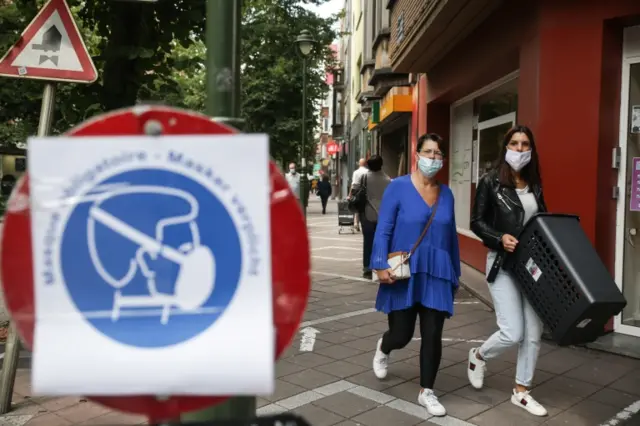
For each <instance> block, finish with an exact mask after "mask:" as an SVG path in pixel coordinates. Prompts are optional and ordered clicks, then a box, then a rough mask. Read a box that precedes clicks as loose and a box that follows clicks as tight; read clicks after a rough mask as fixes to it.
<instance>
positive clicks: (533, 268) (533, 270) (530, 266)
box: [525, 258, 542, 282]
mask: <svg viewBox="0 0 640 426" xmlns="http://www.w3.org/2000/svg"><path fill="white" fill-rule="evenodd" d="M525 268H527V271H529V274H531V277H532V278H533V280H534V281H535V282H538V280H539V279H540V277H541V276H542V271H541V270H540V268H538V265H536V263H535V262H534V261H533V259H532V258H529V260H528V261H527V263H526V265H525Z"/></svg>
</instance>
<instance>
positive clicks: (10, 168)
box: [2, 155, 25, 179]
mask: <svg viewBox="0 0 640 426" xmlns="http://www.w3.org/2000/svg"><path fill="white" fill-rule="evenodd" d="M16 158H25V157H24V155H3V156H2V176H4V175H13V176H15V178H16V179H18V178H19V177H20V176H22V175H23V174H24V172H16V169H15V162H16Z"/></svg>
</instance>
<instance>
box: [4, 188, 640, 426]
mask: <svg viewBox="0 0 640 426" xmlns="http://www.w3.org/2000/svg"><path fill="white" fill-rule="evenodd" d="M330 203H331V204H330V206H329V213H328V214H327V215H321V214H319V211H320V209H319V202H317V201H316V200H315V199H313V198H312V201H311V203H310V208H309V216H308V217H309V229H310V234H311V241H312V249H313V252H312V253H313V254H312V259H313V266H312V269H313V272H312V278H313V290H312V294H311V298H310V300H309V305H308V309H307V311H306V314H305V317H304V322H303V324H302V325H301V327H300V328H301V330H304V329H305V328H307V327H311V328H313V329H315V330H317V334H316V336H315V339H311V341H312V343H310V342H309V339H305V340H306V341H305V344H303V345H302V346H301V339H300V333H299V335H298V337H297V338H296V339H295V341H294V342H293V344H292V346H291V347H290V348H289V349H288V350H287V351H286V353H285V354H284V356H283V359H281V360H280V361H279V362H278V363H277V365H276V377H277V380H276V391H275V392H274V394H273V395H268V396H261V397H259V398H258V400H257V401H258V406H259V407H260V408H259V414H270V413H276V412H283V411H293V412H295V413H297V414H300V415H302V416H304V417H305V418H306V419H307V420H308V421H309V422H310V423H311V424H312V425H314V426H332V425H339V426H356V425H362V426H414V425H420V426H433V425H434V424H436V425H444V426H448V425H452V426H533V425H541V424H545V425H550V426H558V425H570V426H592V425H593V426H598V425H607V426H613V425H619V424H622V423H613V422H611V419H614V418H615V417H616V416H618V415H622V416H624V415H626V414H630V411H629V410H631V411H633V410H636V409H640V402H639V401H640V385H639V384H640V362H638V361H637V360H633V359H629V358H625V357H620V356H616V355H611V354H606V353H602V352H596V351H591V350H588V349H578V348H558V347H556V346H555V345H552V344H549V343H543V344H542V350H541V356H540V359H539V362H538V371H537V374H536V378H535V384H536V388H535V390H534V393H533V394H534V395H535V397H536V398H537V399H538V400H539V401H540V402H541V403H542V404H544V405H545V406H546V407H547V409H548V411H549V414H550V415H549V417H547V418H536V417H533V416H531V415H529V414H528V413H526V412H524V411H523V410H521V409H519V408H517V407H515V406H513V405H512V404H511V403H510V402H509V398H510V390H511V387H512V384H513V377H514V374H515V356H516V351H515V350H511V351H509V353H507V354H506V355H505V356H503V357H502V358H501V359H498V360H494V361H492V362H491V363H490V364H489V365H488V367H489V371H488V372H487V379H486V387H485V389H484V390H482V391H476V390H474V389H472V388H471V387H470V386H469V384H468V382H467V379H466V368H467V367H466V364H467V361H466V360H467V354H468V350H469V348H471V347H473V346H478V345H480V344H481V342H483V341H484V340H485V339H486V338H487V337H488V336H489V335H491V334H492V333H493V332H494V331H495V330H496V326H495V314H494V313H493V312H492V311H491V310H490V309H489V308H488V307H487V306H486V305H485V304H483V303H481V302H480V301H479V300H478V299H476V298H475V297H473V296H472V295H471V294H470V293H468V292H467V291H465V290H461V291H460V293H459V295H458V298H457V304H456V315H455V316H454V317H453V318H452V319H450V320H448V321H447V322H446V323H445V334H444V346H445V348H444V351H443V360H442V364H441V366H440V373H439V375H438V379H437V382H436V386H435V388H436V393H437V395H438V396H439V397H440V400H441V401H442V403H443V404H444V406H445V407H446V408H447V410H448V412H449V416H447V417H444V418H433V417H430V416H429V415H428V414H427V413H426V411H425V410H424V409H423V408H422V407H420V406H418V405H417V401H416V398H417V395H418V391H419V384H418V375H419V368H418V351H419V345H420V341H419V338H420V336H419V334H418V332H416V335H415V339H414V341H413V342H411V343H410V344H409V346H408V347H407V348H405V349H403V350H400V351H397V352H394V353H393V354H392V356H391V361H392V363H391V365H390V369H389V376H388V377H387V379H385V380H384V381H379V380H377V379H376V378H375V376H374V375H373V373H372V371H371V362H372V357H373V353H374V349H375V345H376V342H377V340H378V338H379V337H380V335H381V333H383V332H384V331H385V330H386V328H387V323H386V318H385V316H384V315H382V314H380V313H377V312H375V310H374V309H373V308H372V307H373V304H374V300H375V297H376V292H377V286H376V285H375V284H373V283H371V282H370V281H367V280H364V279H361V278H359V276H360V275H359V274H360V271H361V261H360V256H361V251H360V250H361V244H362V242H361V241H362V239H361V235H360V234H343V235H338V233H337V218H336V210H337V209H336V204H335V202H330ZM311 331H313V330H311ZM29 394H30V389H29V371H28V370H27V369H24V370H20V371H19V374H18V378H17V380H16V387H15V394H14V409H13V411H12V412H11V413H9V415H6V416H0V426H9V425H12V426H14V425H15V426H23V425H27V426H40V425H42V426H45V425H46V426H70V425H107V424H110V425H115V424H120V425H133V424H142V423H143V422H144V419H142V418H140V417H131V416H127V415H125V414H120V413H113V412H110V411H109V410H108V409H106V408H103V407H100V406H98V405H96V404H93V403H91V402H86V401H84V400H83V399H80V398H74V397H67V398H29ZM634 403H635V404H636V406H634V405H633V404H634ZM628 407H630V408H629V410H626V409H627V408H628ZM636 420H637V419H636V418H635V417H633V418H632V420H630V422H631V423H626V424H627V425H628V426H630V425H632V424H640V422H639V423H634V422H635V421H636Z"/></svg>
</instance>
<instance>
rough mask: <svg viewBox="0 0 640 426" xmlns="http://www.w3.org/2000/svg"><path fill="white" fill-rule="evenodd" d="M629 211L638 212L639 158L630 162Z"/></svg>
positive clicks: (639, 208)
mask: <svg viewBox="0 0 640 426" xmlns="http://www.w3.org/2000/svg"><path fill="white" fill-rule="evenodd" d="M629 198H630V199H631V201H630V206H629V210H631V211H632V212H640V157H634V158H633V161H632V162H631V194H630V197H629Z"/></svg>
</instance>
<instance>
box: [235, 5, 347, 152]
mask: <svg viewBox="0 0 640 426" xmlns="http://www.w3.org/2000/svg"><path fill="white" fill-rule="evenodd" d="M245 9H246V10H245V12H244V14H243V16H244V20H243V27H242V31H243V33H242V61H243V65H244V66H243V72H242V99H243V105H242V115H243V117H244V119H245V120H246V123H247V126H246V130H247V131H250V132H261V133H267V134H269V138H270V142H271V152H272V155H273V156H274V157H275V158H276V159H278V160H280V161H282V162H288V161H297V159H298V158H299V153H300V151H299V149H300V139H301V134H300V132H301V127H302V126H301V124H302V123H301V122H302V58H301V57H300V55H299V54H298V47H297V46H296V44H295V39H296V37H297V36H298V34H300V32H301V31H302V30H305V29H306V30H309V31H310V32H311V33H312V34H313V35H314V37H315V39H316V42H317V45H316V49H314V51H313V52H312V54H311V55H309V57H308V58H307V63H308V67H307V104H306V106H305V107H306V109H307V111H306V116H307V125H306V130H307V134H306V135H305V140H306V141H307V148H306V151H305V153H306V157H307V164H312V161H311V160H312V159H313V158H314V157H315V145H313V144H310V143H309V142H310V141H312V140H313V137H314V130H315V129H316V127H317V124H318V123H319V120H320V116H319V112H320V111H319V108H318V106H319V103H320V102H321V101H322V99H324V97H325V96H326V93H327V91H328V90H329V87H328V86H327V85H326V83H325V80H324V79H325V70H326V68H327V67H331V66H332V65H333V61H334V56H333V53H332V51H331V48H330V45H331V43H332V42H333V40H334V39H335V38H336V33H335V31H334V30H333V29H332V25H333V23H334V22H335V20H336V19H337V17H336V18H332V19H323V18H321V17H319V16H318V15H316V14H315V13H312V12H310V11H308V10H307V9H305V8H303V7H302V4H301V2H299V1H296V0H245Z"/></svg>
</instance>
